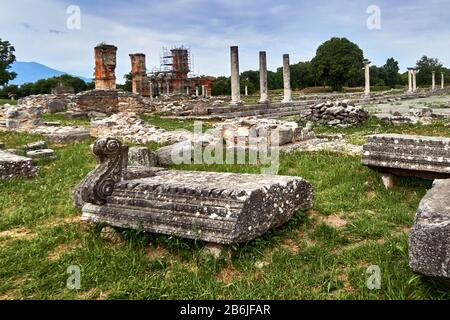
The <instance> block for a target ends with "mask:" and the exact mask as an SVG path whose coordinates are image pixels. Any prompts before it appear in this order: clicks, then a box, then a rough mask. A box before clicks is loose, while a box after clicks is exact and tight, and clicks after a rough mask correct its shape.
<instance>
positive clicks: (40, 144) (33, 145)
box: [23, 140, 48, 152]
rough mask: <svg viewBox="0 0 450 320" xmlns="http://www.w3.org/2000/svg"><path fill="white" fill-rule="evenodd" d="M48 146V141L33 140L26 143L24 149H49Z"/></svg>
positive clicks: (26, 150)
mask: <svg viewBox="0 0 450 320" xmlns="http://www.w3.org/2000/svg"><path fill="white" fill-rule="evenodd" d="M47 148H48V144H47V141H44V140H41V141H36V142H31V143H28V144H26V145H25V146H24V147H23V150H24V151H25V152H28V151H32V150H40V149H47Z"/></svg>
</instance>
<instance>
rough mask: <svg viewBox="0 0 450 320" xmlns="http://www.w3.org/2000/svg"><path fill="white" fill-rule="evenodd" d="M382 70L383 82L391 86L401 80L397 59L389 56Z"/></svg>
mask: <svg viewBox="0 0 450 320" xmlns="http://www.w3.org/2000/svg"><path fill="white" fill-rule="evenodd" d="M382 69H383V72H384V83H385V84H386V85H387V86H390V87H391V88H393V87H395V85H396V84H399V83H400V82H401V79H400V75H399V73H398V72H399V70H400V68H399V67H398V61H396V60H395V59H394V58H389V59H387V61H386V64H385V65H384V66H383V67H382Z"/></svg>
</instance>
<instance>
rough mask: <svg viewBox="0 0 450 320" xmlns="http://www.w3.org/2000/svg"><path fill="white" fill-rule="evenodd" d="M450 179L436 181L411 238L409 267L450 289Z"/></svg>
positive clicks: (420, 209)
mask: <svg viewBox="0 0 450 320" xmlns="http://www.w3.org/2000/svg"><path fill="white" fill-rule="evenodd" d="M449 195H450V179H443V180H435V182H434V183H433V187H432V188H431V190H429V191H428V193H427V194H426V195H425V197H424V198H423V199H422V201H421V202H420V205H419V208H418V210H417V214H416V218H415V221H414V226H413V228H412V231H411V234H410V235H409V266H410V268H411V269H412V270H413V271H414V272H418V273H421V274H423V275H425V276H428V277H431V278H433V279H435V280H437V281H439V282H441V283H442V284H443V285H446V286H448V287H450V262H449V261H450V197H449Z"/></svg>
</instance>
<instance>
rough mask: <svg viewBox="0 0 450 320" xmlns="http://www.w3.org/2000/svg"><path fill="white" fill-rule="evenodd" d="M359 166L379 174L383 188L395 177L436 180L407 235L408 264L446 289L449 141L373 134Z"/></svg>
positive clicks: (448, 281) (449, 232) (449, 217)
mask: <svg viewBox="0 0 450 320" xmlns="http://www.w3.org/2000/svg"><path fill="white" fill-rule="evenodd" d="M362 163H363V164H364V165H367V166H370V167H371V168H374V169H375V170H377V171H379V172H380V174H381V176H382V180H383V183H384V185H385V186H386V187H387V188H390V187H393V186H394V183H395V176H397V175H403V176H415V177H419V178H424V179H431V180H434V179H437V180H435V181H434V183H433V187H432V188H431V190H429V191H428V193H427V194H426V195H425V197H424V198H423V199H422V201H421V202H420V205H419V209H418V210H417V213H416V218H415V221H414V226H413V228H412V232H411V234H410V236H409V265H410V267H411V269H412V270H413V271H415V272H418V273H421V274H423V275H425V276H428V277H432V278H434V279H436V280H438V281H440V282H442V283H443V284H445V285H447V286H449V285H450V264H449V259H450V249H449V248H450V246H449V244H450V201H449V199H450V197H449V196H450V179H449V178H450V139H449V138H441V137H425V136H410V135H398V134H387V135H373V136H370V137H369V140H368V143H367V144H366V145H364V155H363V159H362ZM440 179H441V180H440Z"/></svg>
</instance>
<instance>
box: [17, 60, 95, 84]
mask: <svg viewBox="0 0 450 320" xmlns="http://www.w3.org/2000/svg"><path fill="white" fill-rule="evenodd" d="M10 70H11V71H14V72H16V73H17V77H16V78H15V79H14V80H13V81H10V82H9V84H16V85H21V84H24V83H27V82H36V81H38V80H41V79H48V78H52V77H57V76H61V75H63V74H67V72H63V71H59V70H55V69H52V68H50V67H47V66H45V65H43V64H40V63H37V62H21V61H16V62H14V63H13V65H12V66H11V69H10ZM77 77H78V78H80V79H82V80H84V81H85V82H91V81H92V79H88V78H84V77H79V76H77Z"/></svg>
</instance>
